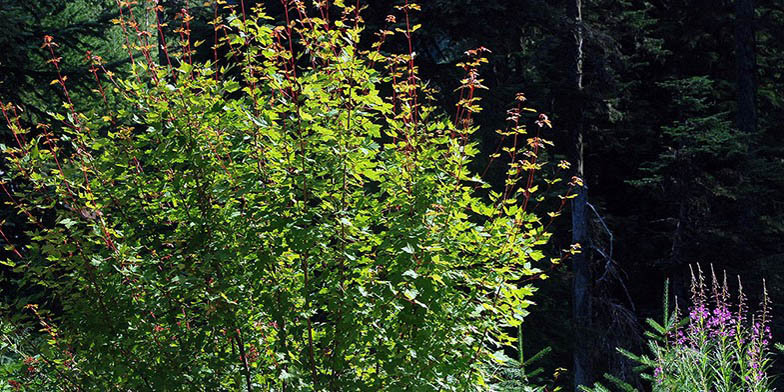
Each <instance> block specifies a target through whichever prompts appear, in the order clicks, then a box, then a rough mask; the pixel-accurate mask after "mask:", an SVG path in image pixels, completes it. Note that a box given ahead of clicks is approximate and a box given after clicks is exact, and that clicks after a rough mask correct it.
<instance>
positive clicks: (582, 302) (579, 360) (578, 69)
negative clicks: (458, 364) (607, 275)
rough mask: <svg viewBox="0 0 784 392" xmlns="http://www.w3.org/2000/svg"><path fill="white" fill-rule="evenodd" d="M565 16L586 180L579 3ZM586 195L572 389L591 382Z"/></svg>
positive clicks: (574, 0) (579, 220)
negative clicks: (569, 28) (570, 40)
mask: <svg viewBox="0 0 784 392" xmlns="http://www.w3.org/2000/svg"><path fill="white" fill-rule="evenodd" d="M567 12H568V16H569V18H570V19H571V20H572V23H574V25H573V30H572V34H573V35H574V42H573V53H572V56H573V60H572V61H573V63H572V70H571V73H572V86H571V89H572V90H573V91H572V94H574V96H575V97H576V100H577V102H575V103H576V104H575V105H574V106H573V107H572V108H571V110H572V111H573V113H572V115H571V116H570V117H571V119H570V120H571V121H570V122H571V124H568V126H569V129H570V135H571V138H572V154H571V155H572V157H571V160H572V162H573V163H574V164H575V165H576V175H577V176H578V177H580V178H582V179H583V181H585V170H584V167H585V164H584V155H583V154H584V137H585V135H584V126H583V107H584V102H583V100H584V98H583V96H584V91H583V18H582V0H571V1H570V2H569V5H568V10H567ZM587 204H588V194H587V187H586V185H585V184H584V185H583V186H580V187H579V188H578V189H577V197H576V198H574V199H573V200H572V242H573V243H579V244H580V245H581V246H582V252H581V253H579V254H576V255H574V256H572V257H573V259H572V265H573V273H574V281H573V284H572V311H573V316H574V320H573V322H574V331H575V347H574V386H575V391H576V390H578V387H579V386H580V385H589V384H590V383H591V381H592V369H591V368H592V366H591V351H592V350H591V341H592V339H591V337H590V335H591V334H590V328H591V284H592V282H591V281H592V278H591V268H590V264H589V263H590V244H589V237H588V208H587Z"/></svg>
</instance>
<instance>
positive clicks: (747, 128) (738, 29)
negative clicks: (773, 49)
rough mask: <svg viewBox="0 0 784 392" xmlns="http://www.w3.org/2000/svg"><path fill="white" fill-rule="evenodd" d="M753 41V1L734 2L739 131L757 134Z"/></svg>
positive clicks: (741, 0) (755, 73)
mask: <svg viewBox="0 0 784 392" xmlns="http://www.w3.org/2000/svg"><path fill="white" fill-rule="evenodd" d="M755 45H756V43H755V39H754V0H736V1H735V58H736V62H737V70H738V80H737V89H738V91H737V94H738V97H737V100H738V118H737V123H738V129H739V130H741V131H742V132H746V133H754V132H756V130H757V100H756V98H757V58H756V54H755Z"/></svg>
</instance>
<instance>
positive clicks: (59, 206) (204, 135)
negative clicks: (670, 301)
mask: <svg viewBox="0 0 784 392" xmlns="http://www.w3.org/2000/svg"><path fill="white" fill-rule="evenodd" d="M121 4H123V3H121ZM284 5H286V7H285V8H286V11H287V13H286V18H287V19H288V18H290V19H288V20H287V21H286V22H283V23H281V24H280V25H276V22H275V21H273V20H271V19H270V18H269V17H267V16H265V14H264V13H263V10H261V9H256V10H253V11H251V10H248V12H247V15H246V14H245V10H244V9H242V10H241V9H239V7H234V8H231V7H230V8H229V9H228V10H227V11H225V12H226V13H225V14H224V13H223V11H222V12H221V13H222V14H223V15H224V16H223V17H221V18H219V19H217V20H216V21H215V23H214V24H213V26H214V28H215V32H216V35H217V34H218V33H220V35H221V39H220V44H219V45H216V46H215V48H213V50H214V52H215V58H216V59H217V58H218V55H217V54H218V52H219V51H220V52H225V53H226V54H227V59H228V60H226V61H225V62H223V63H224V64H233V65H232V66H230V67H229V66H227V67H225V69H224V66H216V62H215V60H210V61H207V62H203V63H200V62H197V61H194V60H193V59H192V57H193V53H194V46H195V45H196V44H197V43H196V42H192V40H191V39H190V36H189V35H190V32H189V29H188V26H189V22H190V21H191V17H190V16H189V15H188V13H187V11H185V12H184V13H183V14H182V15H180V18H179V19H178V21H179V23H182V27H181V28H179V29H178V30H177V32H178V33H179V35H180V40H179V41H177V42H169V43H168V47H169V49H167V50H166V51H165V53H163V52H162V53H161V54H160V55H159V54H158V53H157V52H156V50H155V41H156V39H155V33H156V31H157V28H158V26H156V25H155V24H153V25H151V26H149V27H148V30H149V31H146V30H144V31H141V32H139V29H142V30H143V25H142V24H141V23H134V19H133V18H134V16H133V15H134V14H133V13H129V12H128V10H129V9H126V10H125V11H126V12H125V13H123V14H122V15H123V16H122V18H121V19H120V20H119V23H120V25H121V27H123V29H125V30H126V33H127V37H128V40H127V43H126V45H127V46H128V48H129V52H130V50H136V51H138V52H139V53H141V54H142V55H143V56H141V57H136V60H135V61H134V62H133V64H132V67H131V69H132V72H131V73H130V74H129V75H128V76H126V77H120V76H119V75H114V74H112V73H111V72H106V71H105V70H104V68H103V65H102V64H101V59H100V58H99V57H96V56H90V57H89V59H90V64H91V65H90V69H91V71H92V73H93V76H94V77H95V80H96V83H97V84H96V89H95V97H96V99H100V100H104V101H107V98H106V96H107V95H111V97H114V98H115V99H116V100H117V104H111V105H109V104H107V105H106V109H105V111H103V112H79V111H78V110H77V109H76V107H77V106H76V105H75V104H74V103H72V102H70V99H69V98H67V102H66V103H65V104H64V106H63V107H64V111H63V113H62V114H55V116H56V118H57V119H58V120H59V122H58V123H56V124H48V125H47V124H39V125H38V126H32V127H26V126H24V125H23V123H22V121H20V118H19V116H18V114H17V113H18V110H17V108H16V107H14V106H13V105H11V104H7V103H4V104H3V113H4V114H5V116H6V119H7V121H8V126H9V128H10V129H11V130H12V131H13V132H14V137H15V139H16V140H17V141H18V143H17V145H15V146H3V147H2V148H3V152H4V154H3V155H4V158H5V160H6V166H7V167H8V172H7V173H4V174H3V179H2V181H3V185H4V189H5V190H6V191H8V196H9V200H10V202H9V203H10V205H11V206H12V207H13V208H15V209H17V211H18V212H19V214H20V215H23V216H26V217H27V219H28V223H29V227H30V230H28V231H27V232H26V235H27V236H28V237H29V240H30V242H29V244H28V245H24V246H18V247H14V246H13V245H8V247H7V249H8V250H9V251H10V252H12V253H13V254H14V256H15V257H14V258H12V259H9V260H6V261H4V264H5V265H6V266H7V267H8V268H12V269H13V270H14V271H15V273H16V274H17V275H16V276H19V279H18V280H17V282H16V284H17V285H19V286H20V287H30V288H35V289H36V290H39V291H40V292H43V293H46V295H45V296H43V297H40V298H39V299H38V300H36V303H25V302H24V301H25V300H28V301H29V297H26V298H20V299H19V301H18V303H16V304H14V305H15V306H16V307H17V308H18V309H20V311H21V312H24V313H25V314H26V315H28V316H29V317H30V319H31V320H32V323H34V324H35V325H37V327H36V329H40V332H38V333H36V332H35V331H31V330H30V329H27V330H24V329H23V328H17V327H14V328H11V327H9V326H8V325H5V326H4V328H5V330H4V331H5V332H7V333H8V334H9V335H8V336H10V333H11V332H13V331H16V332H14V333H23V332H24V331H26V332H24V333H28V334H30V335H29V336H28V337H29V338H26V339H18V340H13V339H6V340H5V341H4V342H3V345H4V346H3V347H4V350H6V352H7V353H11V354H9V355H12V356H14V355H15V356H16V358H17V359H18V360H19V362H18V363H17V365H15V366H10V365H8V366H5V367H2V368H1V369H3V370H2V371H3V372H4V373H5V374H4V376H5V378H6V379H7V380H9V381H7V382H10V383H11V384H7V385H11V386H12V387H14V388H22V389H24V390H35V391H45V390H60V389H65V390H78V391H88V390H107V391H108V390H129V391H130V390H133V391H151V390H156V391H157V390H187V391H196V390H209V391H226V390H248V391H251V390H266V391H270V390H275V391H316V390H332V391H360V390H361V391H371V390H372V391H381V390H388V391H394V390H443V391H449V390H460V391H465V390H483V389H486V388H488V387H487V384H488V383H491V382H492V377H491V375H490V374H488V370H487V369H489V368H490V367H489V366H487V364H488V362H490V361H494V360H503V358H505V356H504V355H502V353H499V350H503V349H505V348H507V347H509V348H510V349H511V350H513V348H512V347H514V344H515V340H516V339H515V338H514V337H513V336H511V335H510V333H511V332H510V331H514V329H515V328H516V327H518V326H519V325H520V324H521V323H522V321H523V318H524V316H525V314H526V308H527V307H528V306H529V305H530V304H531V303H532V302H531V296H532V294H533V292H534V290H535V288H534V287H533V286H531V283H532V282H533V281H535V280H536V279H540V278H543V277H546V276H545V275H544V274H545V268H543V265H544V263H545V262H552V263H558V262H559V259H549V258H548V259H547V260H542V259H545V255H544V253H543V245H545V244H546V243H547V242H548V239H549V237H550V234H549V232H548V230H547V229H548V227H549V225H550V224H551V223H552V221H553V219H554V218H555V217H556V216H557V215H559V214H560V212H561V209H562V208H563V207H564V205H565V202H566V200H567V199H568V198H570V197H571V196H570V194H571V193H570V190H571V189H572V187H573V186H577V185H579V179H573V180H572V182H571V184H569V185H570V186H568V185H567V184H563V187H562V189H563V196H561V200H558V199H554V200H553V201H554V202H553V203H551V204H552V205H551V206H550V207H542V208H543V209H539V210H538V211H540V212H539V213H540V214H541V216H539V215H537V214H534V213H532V212H531V211H533V210H534V206H535V205H539V204H541V203H542V202H543V201H545V202H546V201H547V200H545V199H548V198H545V197H543V196H542V194H543V193H544V192H543V190H538V187H537V185H536V184H537V183H539V184H540V185H542V184H545V181H544V179H543V178H544V177H545V174H544V173H545V172H547V173H555V177H558V176H560V175H559V174H557V173H559V172H563V171H564V170H565V169H566V168H567V166H568V165H567V164H566V163H565V162H560V163H556V164H553V165H548V162H547V159H546V155H545V152H544V149H545V147H546V146H547V145H548V144H549V143H548V142H547V141H546V140H544V139H542V138H541V137H540V136H539V133H540V132H545V131H547V130H548V129H549V125H550V124H549V121H548V120H547V117H546V116H545V115H542V114H539V113H538V112H535V111H534V110H532V109H528V108H525V107H524V106H523V101H524V100H525V99H524V97H523V96H522V95H519V96H518V99H517V102H516V107H515V108H514V109H512V110H510V111H509V116H510V118H509V120H510V126H509V128H508V129H507V130H505V131H500V133H501V135H502V138H501V140H502V141H503V146H502V148H499V150H498V151H499V153H498V154H495V155H493V157H492V159H491V162H493V161H494V162H496V163H503V162H506V165H507V166H506V168H504V166H503V164H502V165H500V166H498V165H496V166H493V168H494V170H506V178H507V179H506V182H505V184H501V186H500V188H499V189H495V188H493V187H491V186H490V185H488V184H486V183H485V182H483V181H482V178H481V176H479V175H477V174H474V172H473V171H472V169H470V165H469V164H470V163H471V162H472V159H473V158H474V156H475V155H476V154H477V153H478V148H477V147H476V143H475V142H474V141H472V138H471V134H472V133H473V132H475V131H476V127H475V126H473V125H472V120H471V119H472V116H473V115H474V114H475V113H476V112H477V111H479V110H480V109H479V107H478V97H476V96H475V92H476V91H477V90H478V89H481V88H483V87H484V86H482V85H481V79H479V77H478V74H477V68H478V67H479V66H480V64H481V63H482V62H483V61H484V59H483V58H482V54H483V51H484V50H483V49H478V50H473V51H469V52H468V53H467V57H468V59H467V60H466V62H465V63H462V64H460V66H461V67H463V68H464V69H465V70H466V77H465V79H464V80H463V81H462V83H461V87H460V94H461V100H460V102H459V103H458V105H457V108H456V111H457V113H456V115H455V118H450V117H451V116H450V117H447V116H446V115H444V114H442V113H444V111H443V110H439V109H437V108H435V107H432V106H429V102H432V100H430V99H428V91H427V89H426V88H425V86H424V85H423V84H422V83H421V82H420V81H419V80H418V77H417V74H416V66H415V64H414V61H413V53H408V54H402V55H394V54H389V53H387V52H385V51H384V50H382V42H383V39H382V40H379V41H378V42H377V43H376V44H373V45H372V46H371V49H369V50H360V49H359V48H360V47H361V46H360V45H359V40H360V35H361V34H362V32H363V24H362V20H361V16H360V9H358V8H357V6H354V5H352V6H348V5H344V4H343V3H342V2H340V1H335V2H334V4H332V5H331V7H332V12H333V15H334V14H335V13H336V12H335V11H336V10H337V11H340V12H338V13H337V14H338V15H339V17H338V18H334V19H333V20H330V19H328V17H327V16H324V14H325V13H319V11H322V12H323V11H324V9H322V8H319V7H318V6H316V8H315V10H316V11H314V12H315V13H316V14H318V15H320V16H319V17H309V16H308V15H307V14H308V12H311V11H312V10H313V8H306V7H305V6H304V5H303V4H302V3H301V2H293V1H292V2H286V1H284ZM416 9H417V6H416V5H414V4H407V5H403V6H400V7H398V9H397V10H398V12H399V14H400V15H399V16H398V18H400V19H401V22H400V23H398V22H397V21H396V20H395V18H394V17H389V18H388V22H389V23H390V28H389V30H385V31H382V32H381V33H380V34H379V36H380V37H381V38H386V37H388V36H389V35H400V36H403V37H404V39H407V40H409V41H408V42H410V39H411V33H412V32H413V30H415V29H416V26H412V25H411V24H410V23H409V13H410V12H411V11H413V10H416ZM154 11H155V9H154V8H148V12H151V15H152V17H151V18H152V20H155V13H154ZM137 15H138V10H137ZM327 15H328V14H327ZM123 18H124V19H123ZM403 18H405V21H404V22H403V21H402V19H403ZM148 20H149V19H148ZM401 26H402V27H401ZM133 29H136V31H135V32H134V31H133ZM396 29H397V30H399V31H398V32H397V33H396V32H395V30H396ZM145 33H146V34H145ZM175 47H176V48H175ZM44 49H45V50H47V51H51V55H52V58H53V60H52V63H53V66H54V67H55V68H57V65H58V61H59V59H58V58H57V57H56V51H57V46H56V43H55V41H54V40H53V39H52V38H51V37H48V38H47V39H46V42H45V43H44ZM160 59H165V60H163V62H162V63H161V60H160ZM221 61H223V60H221ZM55 83H56V84H59V85H60V86H61V87H62V89H63V91H64V93H65V96H66V97H68V90H67V84H68V81H67V80H66V79H65V77H63V76H60V77H58V79H57V80H56V81H55ZM382 91H383V93H382ZM109 101H111V99H110V100H109ZM499 167H500V168H499ZM539 174H541V175H539ZM535 178H539V179H538V180H536V181H535ZM557 182H558V180H557V179H553V180H547V181H546V184H548V185H553V184H555V183H557ZM12 184H13V185H12ZM558 187H561V185H558ZM558 187H556V188H554V189H559V188H558ZM548 205H549V204H547V203H545V204H544V206H548ZM548 209H549V210H550V211H552V212H550V213H547V214H546V211H548ZM3 236H4V237H7V236H6V232H3ZM576 248H577V247H576V246H574V247H572V248H570V249H567V250H564V251H562V254H561V255H559V256H560V257H561V258H563V257H565V255H569V254H571V253H573V252H575V251H577V250H576ZM550 265H551V264H548V267H549V266H550ZM36 335H39V336H40V335H42V336H43V338H41V339H36V338H35V336H36ZM499 358H500V359H499ZM20 364H21V365H20Z"/></svg>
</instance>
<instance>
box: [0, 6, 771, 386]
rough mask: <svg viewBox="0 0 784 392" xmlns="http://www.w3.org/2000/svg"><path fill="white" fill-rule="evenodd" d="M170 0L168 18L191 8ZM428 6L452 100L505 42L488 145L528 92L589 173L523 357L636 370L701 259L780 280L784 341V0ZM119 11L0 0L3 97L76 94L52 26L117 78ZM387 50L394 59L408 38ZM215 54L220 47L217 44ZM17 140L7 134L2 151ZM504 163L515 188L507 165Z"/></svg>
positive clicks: (431, 54) (431, 75) (417, 40)
mask: <svg viewBox="0 0 784 392" xmlns="http://www.w3.org/2000/svg"><path fill="white" fill-rule="evenodd" d="M191 3H193V4H187V6H189V7H190V8H191V9H192V10H193V11H192V12H193V14H194V15H196V16H197V22H198V23H196V24H195V26H194V39H197V40H198V39H205V40H208V42H209V40H211V34H212V27H211V26H209V25H208V24H207V21H208V20H209V19H210V17H211V15H212V8H211V7H209V6H206V7H203V5H202V4H197V3H196V2H191ZM249 3H252V1H249ZM268 3H269V5H268V12H269V13H270V14H272V15H276V14H279V13H280V12H281V10H280V4H279V2H277V1H270V2H268ZM162 4H163V5H164V6H165V10H164V12H163V13H162V14H161V16H162V17H163V18H165V19H169V20H170V19H171V18H172V17H173V15H174V14H175V13H176V12H177V10H179V9H180V8H181V7H183V6H186V4H185V2H184V0H182V1H172V0H170V1H165V2H162ZM395 4H396V2H395V1H381V0H373V1H370V2H369V4H368V5H369V6H368V8H367V9H366V10H365V14H364V15H365V19H366V21H367V24H368V28H367V30H366V34H368V35H372V34H374V32H376V31H378V30H380V29H383V28H389V22H388V21H387V18H386V17H387V15H389V14H394V12H395V11H394V9H393V7H394V5H395ZM248 5H250V4H248ZM422 6H423V9H422V12H420V13H418V14H416V15H415V18H416V19H417V21H416V23H421V24H422V28H421V29H419V30H418V31H417V33H416V35H415V37H414V46H415V47H414V51H415V52H416V54H417V56H416V57H417V64H418V66H419V67H420V71H421V76H422V79H423V80H424V81H426V82H427V83H429V85H430V86H431V87H434V88H435V89H436V90H437V91H438V93H437V94H436V99H438V100H440V101H441V103H442V104H444V105H443V107H447V108H450V107H454V104H455V102H456V100H457V96H456V93H455V92H454V90H455V88H457V87H458V85H459V80H460V77H461V75H462V71H461V70H460V69H458V68H457V67H456V66H455V64H456V63H458V62H459V61H461V60H462V59H463V53H464V51H466V50H469V49H473V48H476V47H479V46H483V47H486V48H488V49H490V50H491V51H492V53H491V54H490V55H489V59H490V62H489V64H487V65H485V66H484V67H483V68H482V69H481V72H482V76H483V78H484V84H485V85H486V86H488V87H489V90H488V91H486V92H483V104H484V105H483V106H484V108H485V110H484V111H483V112H482V113H481V114H480V115H478V116H477V118H476V122H477V123H478V125H481V129H482V131H481V132H480V133H479V134H478V136H479V137H480V138H481V141H480V142H481V146H482V148H483V150H484V152H485V153H486V154H484V155H489V154H490V153H492V152H493V151H494V150H495V148H496V146H497V144H498V135H497V134H496V132H495V130H496V129H499V128H503V127H504V123H505V118H506V109H507V108H508V107H510V106H511V104H512V103H513V102H514V99H515V94H517V93H524V94H525V96H526V97H527V99H528V100H529V101H530V102H531V105H532V106H534V107H537V108H540V109H542V110H544V111H546V112H547V113H548V114H549V115H550V117H551V120H552V121H553V124H554V130H553V134H552V135H550V137H551V138H552V139H554V141H555V142H556V146H557V148H558V151H559V152H560V153H561V154H562V155H563V157H564V158H568V159H570V160H572V161H573V162H574V161H575V160H576V161H579V162H581V163H582V165H581V166H583V171H584V172H583V177H584V180H585V183H586V184H587V195H585V196H586V197H585V198H581V199H580V200H582V201H583V205H582V208H580V209H579V210H578V209H575V210H574V211H576V212H577V213H579V214H580V216H578V217H577V218H578V219H574V220H569V219H562V220H560V221H559V222H558V224H559V225H560V226H559V227H557V228H555V229H554V232H555V233H556V237H555V241H553V243H552V244H551V246H552V248H553V250H554V251H557V250H558V249H560V248H562V247H564V246H567V245H568V244H569V243H570V242H571V241H572V240H573V229H574V228H575V225H579V222H578V221H579V220H580V219H582V222H584V226H585V228H586V229H587V230H586V232H587V234H586V238H585V239H586V240H585V241H583V243H584V245H583V249H584V250H585V252H584V253H583V255H584V256H585V258H584V259H581V260H575V262H574V263H575V265H576V264H577V263H582V264H581V265H582V266H584V267H585V268H581V267H580V265H578V268H577V269H574V268H573V267H572V266H571V265H565V266H562V267H560V269H559V270H557V271H556V272H554V273H552V274H551V276H552V278H551V279H549V280H547V281H544V282H542V283H541V284H539V286H540V287H541V289H540V291H539V292H538V293H537V303H538V305H537V306H536V308H535V309H534V310H533V311H532V313H531V315H530V316H529V318H528V319H527V320H526V323H525V325H524V334H525V347H526V351H529V352H536V351H538V350H539V349H541V348H543V347H546V346H552V347H553V350H554V351H553V354H552V355H551V356H549V357H548V358H546V359H545V360H544V361H543V364H544V366H545V367H546V368H549V369H554V368H556V367H565V368H568V369H569V370H570V371H572V370H574V369H575V366H577V367H582V366H585V369H584V372H585V373H584V374H582V375H578V377H584V380H585V381H588V380H590V379H593V378H597V377H599V376H600V375H601V374H602V373H603V372H610V373H612V374H615V375H619V376H622V377H623V378H625V379H627V380H633V379H634V378H633V372H632V369H631V364H629V363H628V362H626V361H624V360H623V359H622V357H621V356H619V355H617V354H616V353H615V347H626V348H629V349H630V350H632V351H637V352H639V351H642V349H643V348H642V345H641V344H642V339H641V336H642V332H643V331H644V323H643V322H642V321H643V320H644V319H645V318H646V317H659V314H660V312H661V294H662V290H663V287H664V281H665V279H668V278H669V279H670V280H671V282H672V287H671V288H672V292H671V293H670V294H671V295H677V296H678V298H679V302H680V304H681V306H684V307H685V306H686V302H684V301H683V300H684V299H685V298H687V297H688V285H689V280H688V279H689V266H691V265H695V264H696V263H700V264H701V265H702V266H703V269H708V268H709V267H708V265H709V264H712V265H713V267H714V268H715V269H716V270H717V271H721V270H726V271H727V273H728V274H729V275H730V276H734V275H740V276H741V278H742V280H743V286H744V289H745V292H746V294H747V295H748V296H749V297H750V299H751V302H752V303H754V302H755V301H757V302H758V301H759V300H760V296H761V293H762V291H763V284H762V281H763V278H764V279H766V281H767V289H768V291H769V294H770V296H771V298H772V300H773V303H774V312H773V313H774V337H776V338H778V340H780V339H781V337H782V336H784V320H782V319H781V317H780V315H782V314H784V309H782V305H784V243H783V242H782V236H784V195H782V192H784V142H782V140H783V137H784V130H782V126H781V124H782V123H784V110H783V109H784V67H782V64H783V63H784V4H782V3H781V2H776V1H752V0H735V1H730V0H689V1H686V0H649V1H642V0H639V1H631V0H582V1H580V0H546V1H545V0H506V1H500V0H481V1H477V0H427V1H423V2H422ZM202 7H203V8H202ZM117 16H118V14H117V4H116V2H114V1H108V0H71V1H63V0H52V1H38V0H32V1H31V0H2V1H0V20H2V21H3V32H2V34H0V98H2V101H3V102H4V103H7V102H14V103H15V104H17V105H18V106H19V107H20V108H22V109H23V110H24V112H23V116H22V118H23V119H25V120H26V121H28V122H29V123H31V124H34V123H36V122H37V121H40V120H41V119H45V118H47V117H48V116H49V114H47V113H48V112H53V111H54V110H55V109H56V107H57V106H58V105H59V102H62V97H59V95H60V94H61V90H60V89H59V87H58V86H57V85H50V83H49V82H50V81H51V80H52V79H54V78H55V77H56V76H55V73H54V71H53V70H52V69H51V67H50V66H49V65H48V64H46V58H45V55H46V54H45V53H44V52H43V51H42V50H41V48H40V45H41V42H42V40H43V36H44V35H52V36H54V37H55V38H56V39H57V42H59V43H60V45H61V50H60V51H61V53H62V56H63V63H62V65H61V66H62V67H63V69H64V71H65V72H64V73H65V74H66V75H67V76H68V78H69V81H70V83H77V85H74V87H72V88H71V90H72V91H79V90H80V89H81V90H83V91H85V92H89V89H90V87H89V86H90V85H91V84H90V81H91V79H90V78H91V77H92V75H91V74H90V73H89V71H88V66H87V65H85V63H84V61H83V59H84V56H85V52H86V51H87V50H90V51H92V52H93V53H94V54H98V55H100V56H102V57H103V58H104V60H105V61H106V63H107V64H108V65H109V67H110V68H111V69H115V71H116V72H118V73H121V72H122V71H123V69H124V68H125V67H127V66H128V62H129V60H128V56H127V53H126V52H125V50H124V49H123V48H122V42H121V39H122V34H120V32H119V30H118V29H119V28H118V27H116V26H115V25H114V24H113V23H112V19H114V18H116V17H117ZM168 33H169V34H174V32H171V31H170V32H168ZM371 41H372V40H371ZM371 41H368V42H371ZM388 45H389V46H387V47H386V48H387V49H388V50H390V51H394V49H396V48H395V47H396V46H397V48H398V49H405V48H404V47H403V45H407V44H406V43H405V42H404V41H403V40H400V41H399V42H397V41H391V42H389V43H388ZM203 48H204V54H203V56H209V55H210V54H211V53H210V50H209V45H204V46H203ZM578 49H581V53H582V55H579V53H580V51H578ZM578 59H580V60H581V61H579V62H578V61H577V60H578ZM577 79H581V80H579V81H578V80H577ZM78 83H83V84H82V85H81V87H77V86H78ZM73 98H74V100H75V101H76V102H77V105H78V104H88V102H90V100H87V99H85V100H80V99H79V96H78V95H77V96H75V97H73ZM80 102H81V103H80ZM11 138H12V136H11V134H10V132H8V131H7V130H6V129H5V128H2V129H0V143H2V144H6V145H9V144H10V143H11ZM580 149H582V151H583V152H582V154H580V153H579V150H580ZM481 163H482V162H480V164H481ZM578 166H580V165H578ZM492 169H493V168H491V175H492ZM0 170H2V168H0ZM498 171H499V174H498V176H497V180H498V181H503V174H502V173H501V172H502V171H503V166H502V165H499V166H498ZM0 197H5V195H0ZM3 201H5V200H3ZM0 221H3V222H4V227H5V228H6V232H7V233H8V234H9V235H10V237H11V238H10V240H11V241H12V242H13V241H16V242H17V243H18V242H24V241H25V239H24V237H23V234H22V232H23V227H20V226H18V225H20V224H21V223H20V222H22V221H23V219H21V217H18V216H15V215H13V214H12V212H11V211H10V209H7V208H5V207H3V209H2V210H1V211H0ZM1 242H3V241H2V240H0V243H1ZM0 256H2V257H0V259H3V258H6V257H5V256H7V255H0ZM2 271H4V272H3V274H4V282H3V283H2V286H1V287H2V289H3V291H2V295H4V296H6V297H17V298H22V297H25V296H35V295H36V293H29V292H19V291H17V290H15V289H14V287H13V285H12V284H9V283H8V282H9V280H8V279H9V278H11V276H10V272H8V271H5V270H2ZM575 278H577V280H575ZM581 279H582V280H581ZM575 281H577V282H584V283H585V285H584V286H582V287H579V286H580V285H579V284H578V285H577V286H578V287H575V285H574V282H575ZM730 281H731V282H733V281H734V278H733V279H730ZM568 304H571V305H568ZM776 316H779V318H777V319H776V318H775V317H776ZM574 357H576V359H575V358H574ZM575 360H576V361H577V362H578V363H577V364H576V365H575V363H574V361H575ZM777 370H779V371H780V370H781V369H780V368H779V369H777ZM572 374H574V372H572Z"/></svg>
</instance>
